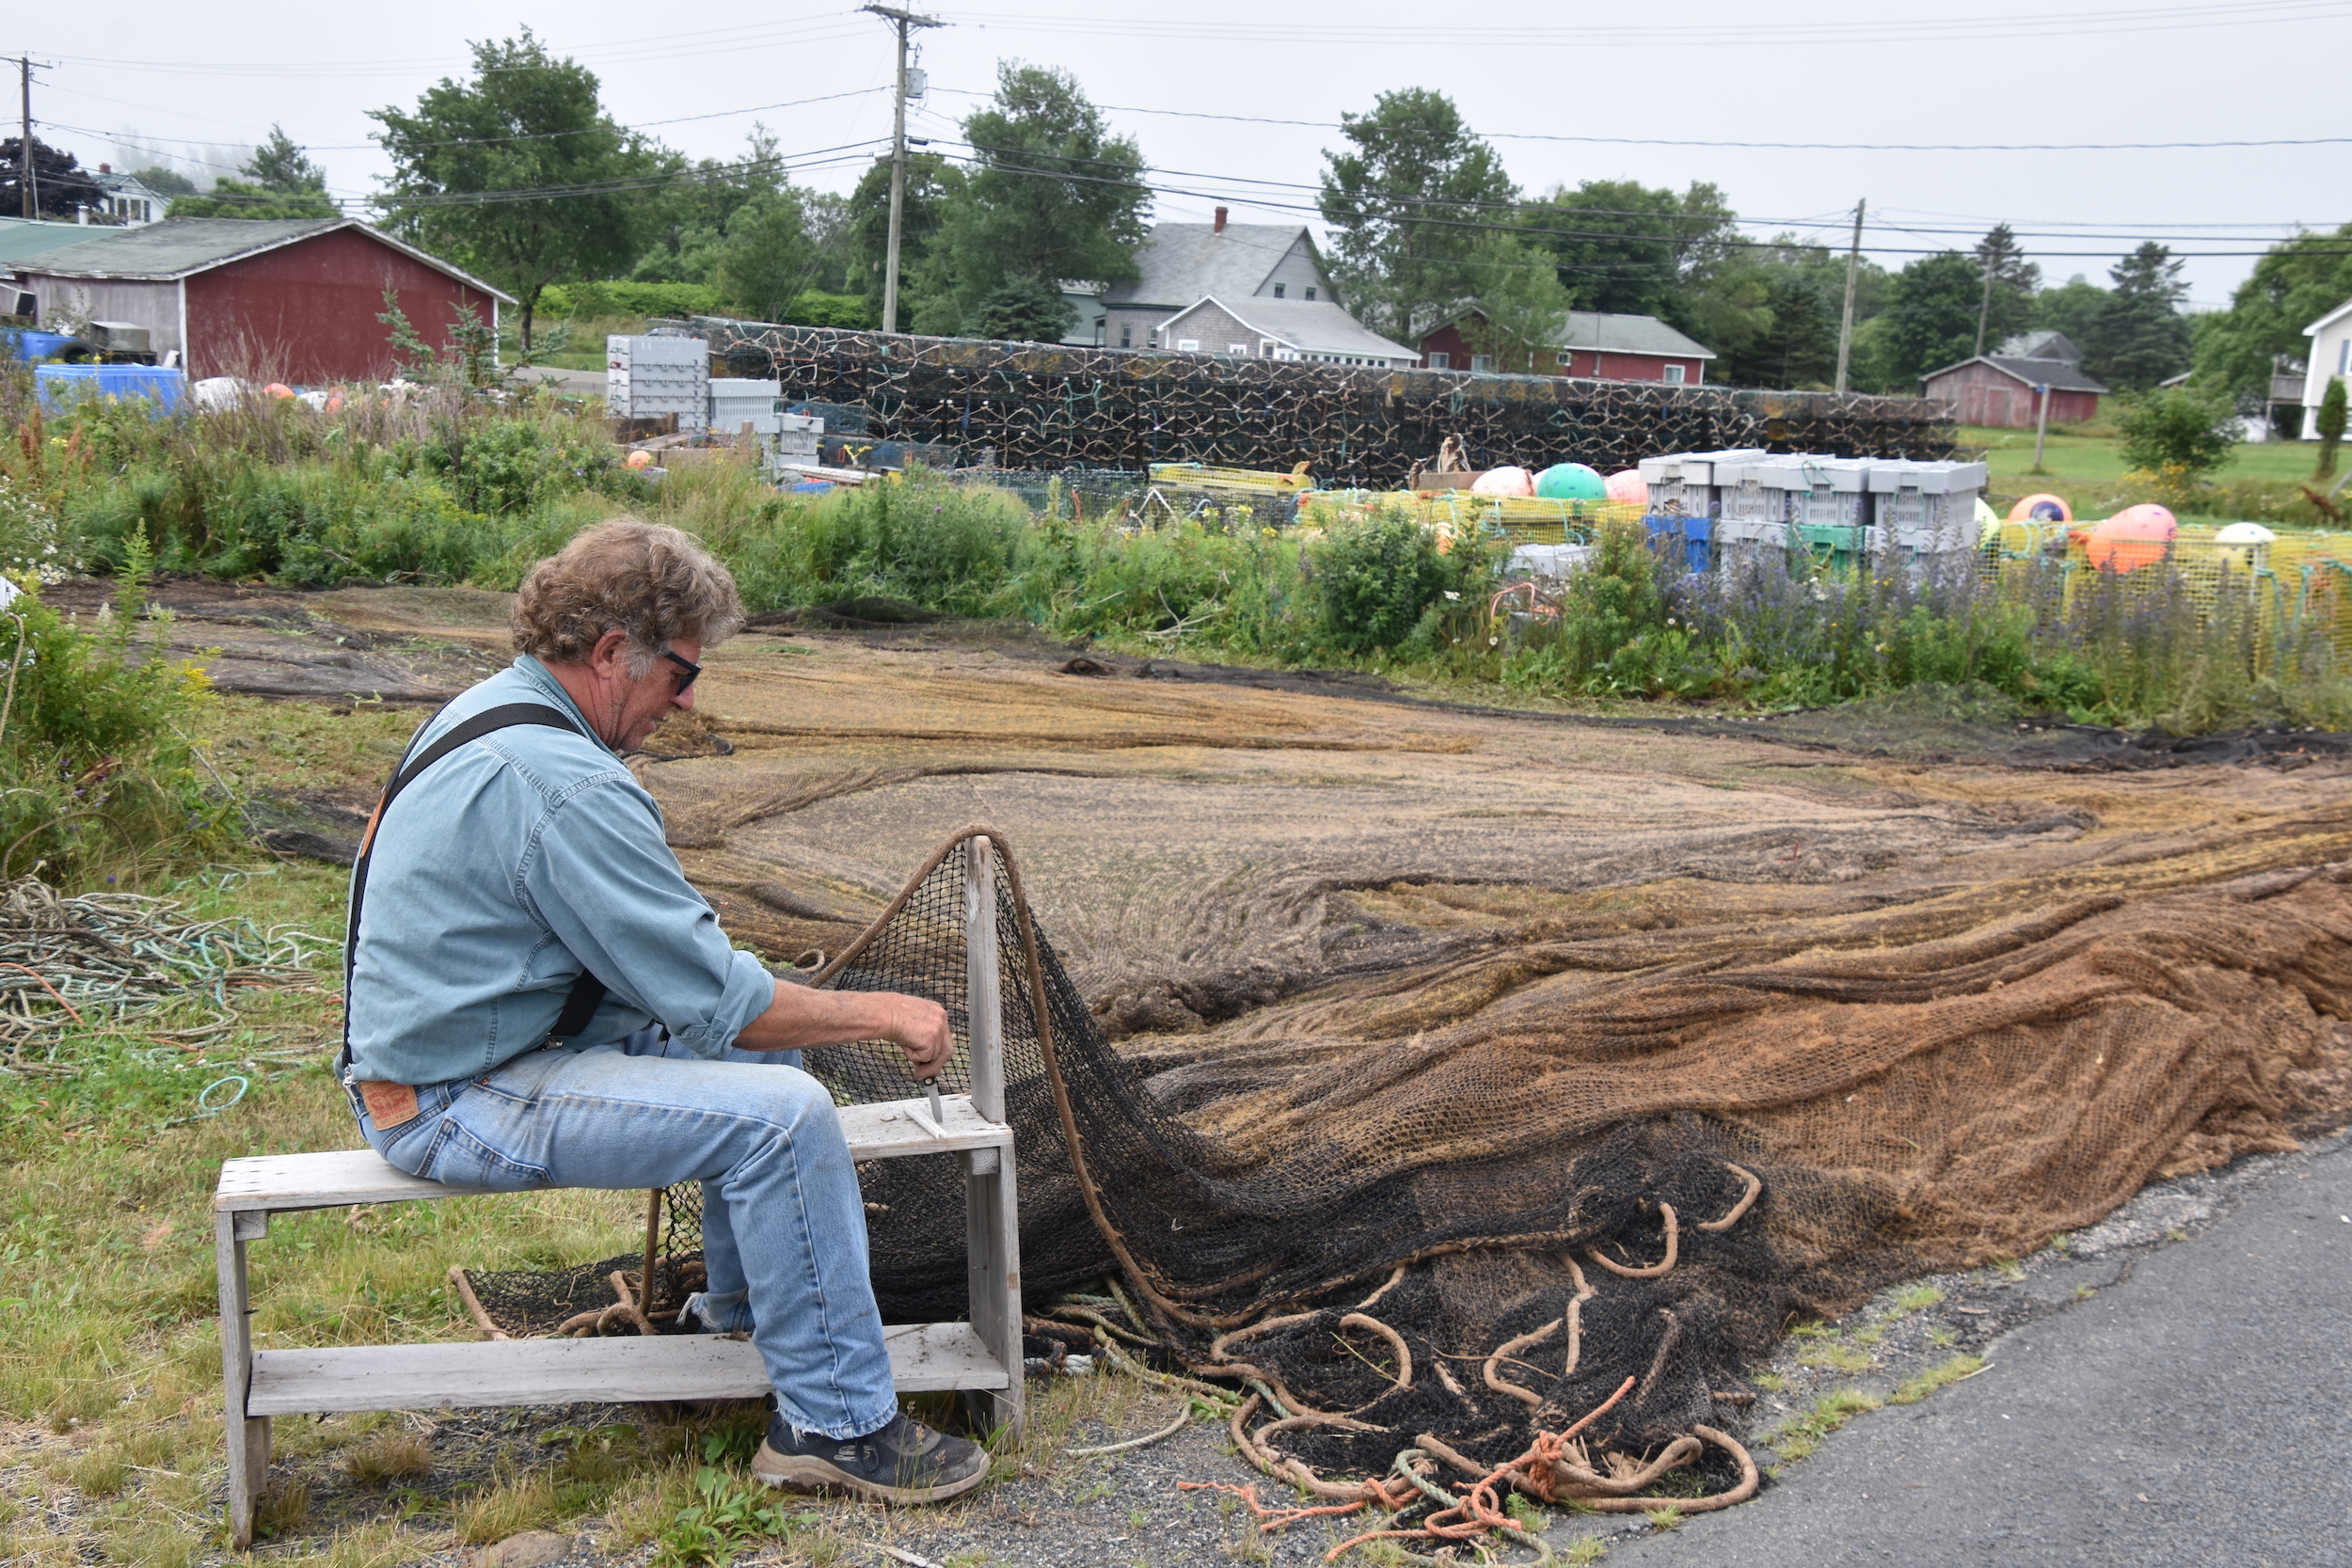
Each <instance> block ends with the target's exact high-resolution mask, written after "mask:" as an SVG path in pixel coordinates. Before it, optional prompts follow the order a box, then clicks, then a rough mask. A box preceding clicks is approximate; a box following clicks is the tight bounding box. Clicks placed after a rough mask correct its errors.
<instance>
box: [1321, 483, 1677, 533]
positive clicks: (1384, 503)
mask: <svg viewBox="0 0 2352 1568" xmlns="http://www.w3.org/2000/svg"><path fill="white" fill-rule="evenodd" d="M1299 499H1300V501H1301V503H1302V504H1303V505H1306V506H1308V507H1311V508H1317V507H1319V508H1321V509H1325V510H1335V511H1337V512H1339V513H1341V514H1343V515H1349V514H1362V513H1365V512H1369V511H1371V510H1372V509H1374V508H1375V507H1388V508H1391V509H1393V510H1395V511H1399V512H1403V513H1406V514H1407V515H1411V516H1414V517H1418V518H1420V519H1421V521H1422V523H1424V524H1426V525H1427V526H1429V527H1431V528H1434V529H1438V530H1439V531H1442V532H1444V533H1447V534H1450V535H1455V536H1471V535H1477V534H1488V535H1500V536H1502V538H1505V539H1508V540H1509V541H1510V542H1511V543H1512V544H1514V545H1581V544H1590V543H1592V539H1593V533H1594V531H1595V530H1597V528H1599V527H1600V525H1601V524H1602V523H1604V522H1610V521H1622V522H1629V523H1638V522H1640V521H1641V519H1642V513H1643V506H1642V503H1641V502H1639V501H1612V500H1589V501H1584V500H1575V501H1572V500H1553V499H1549V498H1546V497H1542V496H1475V495H1472V494H1470V492H1469V491H1468V490H1318V491H1315V492H1313V493H1312V494H1311V495H1307V496H1302V497H1300V498H1299Z"/></svg>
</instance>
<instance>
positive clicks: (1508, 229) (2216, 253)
mask: <svg viewBox="0 0 2352 1568" xmlns="http://www.w3.org/2000/svg"><path fill="white" fill-rule="evenodd" d="M943 139H944V138H943ZM950 145H953V146H961V147H972V148H974V152H973V153H972V154H966V153H956V152H943V153H941V154H940V156H942V157H944V158H947V159H950V160H952V161H954V162H957V163H962V164H971V165H974V166H980V167H985V168H987V169H988V170H989V171H990V172H992V173H1000V174H1011V175H1019V176H1025V177H1028V178H1033V179H1044V180H1059V181H1063V182H1074V183H1079V184H1089V185H1113V186H1120V187H1124V188H1126V189H1129V190H1135V191H1140V192H1144V193H1147V194H1151V195H1157V196H1181V197H1188V198H1192V199H1193V200H1196V201H1215V200H1217V199H1218V197H1217V196H1216V195H1215V194H1213V193H1211V192H1207V191H1199V190H1191V189H1187V188H1184V187H1182V186H1176V185H1160V184H1153V183H1152V182H1148V181H1136V180H1113V179H1106V178H1104V177H1102V176H1099V175H1089V174H1077V173H1073V172H1069V171H1066V170H1055V169H1035V168H1022V167H1019V166H1012V165H1007V164H1002V163H997V162H994V161H993V160H991V159H989V158H986V157H982V156H977V155H975V154H977V153H982V152H986V151H988V149H983V148H977V147H975V146H974V144H973V143H970V142H959V143H951V144H950ZM1076 161H1082V162H1099V161H1101V160H1076ZM1235 183H1247V182H1245V181H1235ZM1300 188H1302V189H1303V188H1305V187H1300ZM1228 199H1235V198H1228ZM1238 200H1239V202H1240V204H1242V205H1247V206H1253V207H1260V208H1265V209H1269V210H1272V211H1277V212H1299V213H1315V214H1320V213H1321V211H1322V209H1321V206H1320V205H1319V204H1310V203H1307V202H1295V201H1291V202H1286V201H1278V200H1274V199H1272V198H1265V197H1257V198H1238ZM1425 204H1427V205H1432V206H1450V207H1456V208H1465V207H1466V208H1470V209H1472V210H1476V209H1477V208H1478V207H1479V206H1481V205H1482V204H1481V203H1476V202H1459V203H1454V202H1438V201H1429V202H1427V203H1425ZM1643 215H1645V216H1646V215H1648V214H1643ZM1409 221H1411V222H1413V223H1418V224H1422V225H1426V226H1430V227H1434V228H1444V229H1469V230H1482V231H1485V232H1488V233H1500V234H1516V235H1521V236H1525V237H1531V238H1538V239H1546V238H1558V239H1574V240H1625V241H1636V242H1641V243H1645V244H1673V243H1676V236H1673V235H1661V234H1657V233H1647V234H1626V233H1603V232H1595V231H1593V230H1551V229H1544V228H1538V227H1533V226H1525V225H1519V224H1503V223H1490V222H1482V221H1477V220H1473V219H1461V218H1443V217H1415V218H1412V219H1410V220H1409ZM1734 221H1736V219H1735V220H1734ZM1699 239H1700V241H1701V243H1704V244H1705V245H1716V246H1722V247H1724V248H1725V249H1734V250H1777V249H1783V248H1787V246H1786V244H1785V242H1781V241H1774V240H1755V239H1749V238H1747V237H1745V236H1740V237H1737V238H1733V237H1729V236H1724V235H1716V234H1708V235H1704V236H1700V237H1699ZM1685 243H1688V242H1687V241H1686V242H1685ZM1861 248H1862V250H1863V252H1864V253H1865V254H1867V255H1872V256H1943V255H1948V254H1963V253H1962V252H1959V251H1957V250H1956V249H1955V248H1954V247H1952V246H1949V245H1946V246H1940V247H1936V248H1932V249H1917V248H1912V247H1905V246H1898V245H1864V246H1862V247H1861ZM2269 253H2270V251H2269V248H2268V247H2267V246H2265V248H2264V249H2262V250H2245V251H2238V250H2196V251H2183V252H2178V253H2177V255H2178V256H2179V258H2180V259H2182V260H2186V261H2196V260H2202V259H2220V260H2227V259H2235V258H2248V257H2261V256H2266V255H2268V254H2269ZM2304 253H2305V254H2308V255H2329V254H2335V252H2330V251H2313V250H2306V251H2305V252H2304ZM2343 253H2344V254H2346V255H2352V247H2346V249H2345V250H2344V252H2343ZM2032 254H2034V255H2038V256H2044V257H2084V258H2094V259H2106V258H2108V257H2112V256H2117V255H2120V254H2121V252H2118V251H2114V250H2037V251H2035V252H2033V253H2032Z"/></svg>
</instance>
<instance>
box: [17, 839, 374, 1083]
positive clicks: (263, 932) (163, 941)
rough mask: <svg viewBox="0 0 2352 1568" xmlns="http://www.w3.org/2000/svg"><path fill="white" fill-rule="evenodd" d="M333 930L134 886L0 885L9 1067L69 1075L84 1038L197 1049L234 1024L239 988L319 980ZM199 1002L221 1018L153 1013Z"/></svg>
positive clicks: (35, 881) (28, 880)
mask: <svg viewBox="0 0 2352 1568" xmlns="http://www.w3.org/2000/svg"><path fill="white" fill-rule="evenodd" d="M336 945H337V943H336V941H335V939H334V938H331V937H325V936H320V935H318V934H317V933H315V932H311V931H304V930H300V929H297V928H295V927H287V926H268V927H263V926H257V925H255V924H254V923H253V922H252V921H250V920H246V919H227V920H194V919H191V918H189V916H188V914H187V912H186V909H185V906H184V904H183V902H181V901H180V900H177V899H172V898H161V897H155V896H152V895H146V894H136V893H89V894H83V895H79V896H77V897H68V896H66V895H62V894H60V893H59V892H58V891H57V890H56V888H54V887H51V886H50V885H49V884H48V883H46V882H44V881H42V880H40V879H39V878H37V877H20V878H18V879H14V880H12V881H8V882H0V1072H7V1073H13V1074H19V1075H22V1076H25V1077H33V1078H70V1077H72V1075H73V1074H74V1073H76V1072H78V1071H80V1070H81V1068H82V1066H83V1063H82V1062H81V1061H80V1060H79V1059H78V1058H76V1057H74V1056H72V1055H69V1054H68V1053H67V1048H68V1046H69V1045H70V1044H71V1043H72V1042H75V1041H82V1040H91V1039H106V1038H109V1037H111V1038H113V1039H115V1040H117V1041H127V1042H130V1043H131V1044H133V1045H134V1046H137V1045H146V1046H151V1047H161V1048H165V1049H167V1050H168V1051H169V1052H171V1053H195V1052H199V1051H201V1050H203V1049H204V1048H205V1046H206V1045H207V1044H210V1043H212V1042H214V1041H215V1040H216V1039H218V1038H219V1037H221V1036H223V1035H225V1034H227V1033H228V1032H230V1030H232V1029H234V1028H235V1027H236V1026H237V1022H238V1021H237V1017H236V1012H235V1009H234V1007H233V1006H232V1000H233V998H234V996H235V994H236V993H237V992H239V991H242V990H254V989H261V988H266V989H282V988H291V987H299V986H303V985H307V984H310V983H313V982H314V981H315V980H316V978H317V974H316V970H317V968H318V966H319V965H320V964H321V963H322V962H323V961H325V960H326V958H328V957H330V956H331V955H332V954H333V952H334V950H335V947H336ZM191 1002H198V1003H201V1004H204V1005H206V1006H208V1007H209V1009H210V1012H211V1014H212V1016H211V1017H210V1018H209V1019H201V1020H199V1021H198V1022H193V1023H185V1024H180V1025H178V1026H176V1027H169V1028H167V1027H164V1026H163V1025H162V1024H161V1022H145V1021H147V1020H151V1019H153V1018H154V1017H155V1015H157V1014H159V1013H163V1012H165V1011H166V1010H167V1009H172V1008H180V1007H184V1006H186V1005H187V1004H189V1003H191Z"/></svg>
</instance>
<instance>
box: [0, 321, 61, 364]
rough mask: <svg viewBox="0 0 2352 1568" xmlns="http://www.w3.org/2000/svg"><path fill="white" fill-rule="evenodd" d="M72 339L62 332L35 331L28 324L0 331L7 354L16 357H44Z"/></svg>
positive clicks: (1, 340)
mask: <svg viewBox="0 0 2352 1568" xmlns="http://www.w3.org/2000/svg"><path fill="white" fill-rule="evenodd" d="M72 341H73V340H72V339H71V338H69V337H67V336H66V335H65V334H64V333H62V332H36V331H34V330H33V329H32V328H31V327H29V326H12V327H9V328H8V329H7V330H6V331H0V342H4V343H5V344H6V350H7V353H8V356H9V357H11V358H16V359H46V358H48V357H49V356H51V355H53V354H55V353H56V352H57V351H58V350H59V349H61V348H63V347H65V345H66V344H68V343H70V342H72Z"/></svg>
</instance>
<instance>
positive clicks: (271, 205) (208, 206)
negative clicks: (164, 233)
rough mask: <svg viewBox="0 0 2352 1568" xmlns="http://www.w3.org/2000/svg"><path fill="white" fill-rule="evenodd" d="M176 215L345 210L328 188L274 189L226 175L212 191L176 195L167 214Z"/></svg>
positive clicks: (317, 214)
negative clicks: (318, 189) (327, 192)
mask: <svg viewBox="0 0 2352 1568" xmlns="http://www.w3.org/2000/svg"><path fill="white" fill-rule="evenodd" d="M168 215H169V216H172V217H175V218H255V219H259V218H331V217H341V216H342V209H341V208H339V207H337V206H336V205H335V203H334V202H333V201H332V200H331V199H330V198H328V197H327V195H326V192H325V191H274V190H270V189H268V188H266V187H265V186H262V185H258V184H253V183H250V182H246V181H244V180H230V179H228V178H226V177H223V178H222V179H219V180H216V181H215V182H213V188H212V189H211V190H209V191H199V192H198V193H197V194H196V195H194V196H175V197H173V198H171V211H170V213H169V214H168Z"/></svg>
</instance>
